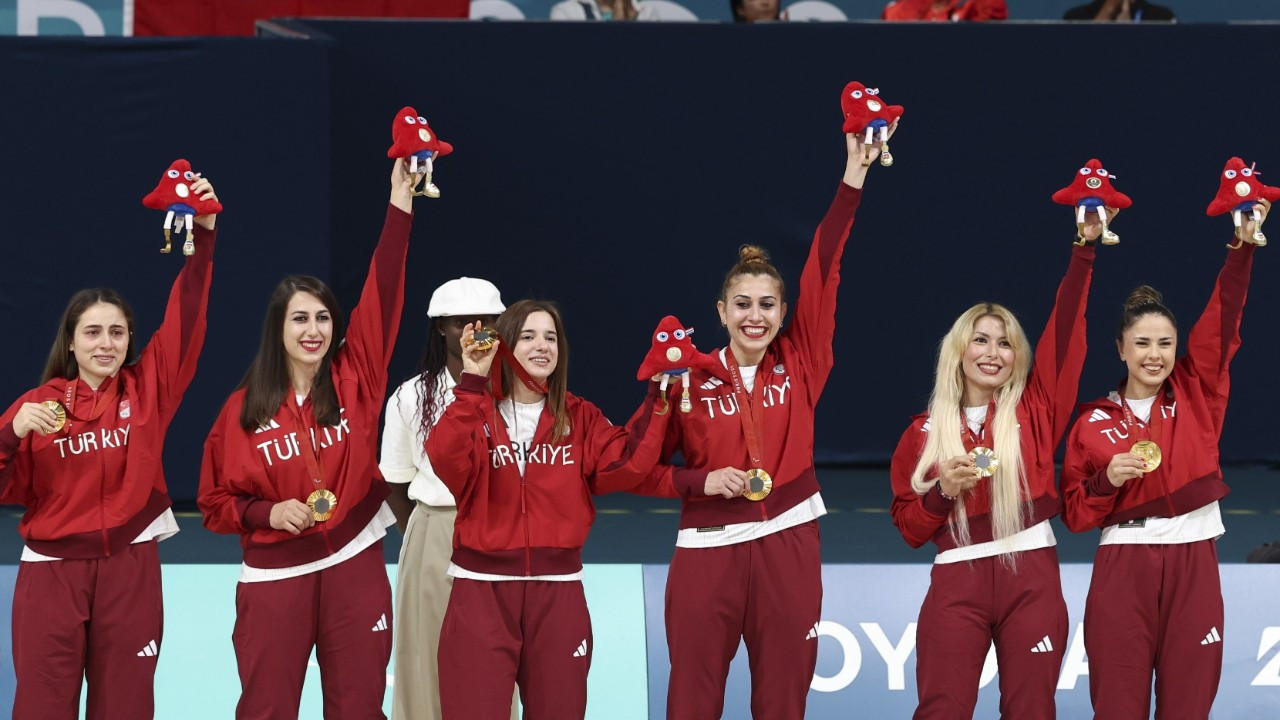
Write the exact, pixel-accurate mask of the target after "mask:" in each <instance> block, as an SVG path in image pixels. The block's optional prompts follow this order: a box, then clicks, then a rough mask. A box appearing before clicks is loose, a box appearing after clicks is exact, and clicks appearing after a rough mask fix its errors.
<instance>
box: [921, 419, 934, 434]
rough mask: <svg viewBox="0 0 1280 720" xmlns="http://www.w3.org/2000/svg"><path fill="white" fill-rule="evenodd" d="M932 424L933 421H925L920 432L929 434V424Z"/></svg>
mask: <svg viewBox="0 0 1280 720" xmlns="http://www.w3.org/2000/svg"><path fill="white" fill-rule="evenodd" d="M931 422H932V421H931V420H925V421H924V424H923V425H921V426H920V432H929V424H930V423H931Z"/></svg>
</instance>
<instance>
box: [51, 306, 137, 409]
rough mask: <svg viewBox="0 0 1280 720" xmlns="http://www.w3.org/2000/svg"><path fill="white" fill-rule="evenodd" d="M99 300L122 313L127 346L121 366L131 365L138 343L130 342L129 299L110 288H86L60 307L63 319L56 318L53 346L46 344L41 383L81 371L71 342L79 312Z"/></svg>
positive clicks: (131, 340)
mask: <svg viewBox="0 0 1280 720" xmlns="http://www.w3.org/2000/svg"><path fill="white" fill-rule="evenodd" d="M98 303H106V304H107V305H115V306H116V307H118V308H120V312H121V313H123V314H124V321H125V323H126V324H127V325H128V330H129V346H128V347H127V348H126V349H125V353H124V362H123V363H122V364H121V367H124V366H125V365H132V364H133V363H134V362H136V361H137V359H138V347H137V346H136V345H134V343H133V308H131V307H129V303H127V302H125V300H124V298H123V297H120V293H118V292H116V291H115V290H112V289H111V288H89V289H87V290H81V291H80V292H77V293H76V294H75V295H72V296H71V299H70V300H69V301H67V309H66V310H63V311H62V319H61V320H59V321H58V334H57V335H55V336H54V338H53V347H51V348H49V359H48V360H47V361H45V364H44V374H43V375H41V376H40V384H41V385H43V384H45V383H47V382H49V381H50V380H52V379H54V378H62V379H63V380H70V379H72V378H75V377H77V376H79V375H80V365H79V364H78V363H76V358H75V355H74V354H73V353H72V352H71V344H72V342H73V341H74V339H75V336H76V325H77V324H79V322H80V316H81V315H83V314H84V311H85V310H88V309H89V308H91V307H93V306H94V305H97V304H98Z"/></svg>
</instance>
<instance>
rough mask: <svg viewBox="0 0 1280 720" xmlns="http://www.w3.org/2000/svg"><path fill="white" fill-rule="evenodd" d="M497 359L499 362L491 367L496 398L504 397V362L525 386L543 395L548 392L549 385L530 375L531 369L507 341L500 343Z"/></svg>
mask: <svg viewBox="0 0 1280 720" xmlns="http://www.w3.org/2000/svg"><path fill="white" fill-rule="evenodd" d="M496 360H497V362H495V363H494V364H493V365H491V366H490V367H489V380H490V381H491V382H490V387H491V388H492V391H493V396H494V398H496V399H498V400H501V399H502V398H503V397H504V396H503V393H502V364H503V363H504V362H505V363H506V364H507V365H508V366H510V367H511V372H513V373H515V375H516V377H517V378H519V379H520V382H522V383H524V386H525V387H527V388H529V389H530V390H532V391H534V392H536V393H538V394H541V395H546V394H547V386H546V385H543V384H542V383H540V382H538V381H537V380H534V379H533V376H531V375H529V371H528V370H525V369H524V366H523V365H521V364H520V361H519V360H517V359H516V356H515V354H514V353H512V352H511V348H509V347H507V344H506V343H505V342H499V343H498V357H497V358H496Z"/></svg>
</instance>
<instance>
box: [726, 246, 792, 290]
mask: <svg viewBox="0 0 1280 720" xmlns="http://www.w3.org/2000/svg"><path fill="white" fill-rule="evenodd" d="M739 275H768V276H769V277H771V278H773V279H774V280H776V281H777V282H778V295H779V297H778V299H779V300H784V299H786V297H787V284H786V283H785V282H783V281H782V274H781V273H779V272H778V268H776V267H774V266H773V263H771V262H769V253H767V252H765V249H764V248H762V247H760V246H758V245H743V246H742V247H740V248H738V262H737V264H736V265H734V266H733V267H732V268H729V273H728V274H727V275H725V276H724V284H722V285H721V286H720V301H721V302H729V287H730V286H732V285H733V281H734V280H737V279H738V276H739Z"/></svg>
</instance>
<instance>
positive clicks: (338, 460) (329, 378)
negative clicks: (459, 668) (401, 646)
mask: <svg viewBox="0 0 1280 720" xmlns="http://www.w3.org/2000/svg"><path fill="white" fill-rule="evenodd" d="M412 193H413V177H412V176H411V175H410V174H409V173H408V171H407V169H406V168H405V163H404V161H403V160H397V161H396V163H395V165H394V167H393V169H392V176H391V200H390V207H388V208H387V218H386V224H385V225H384V226H383V229H382V237H381V239H380V240H379V241H378V247H377V249H375V250H374V253H373V261H372V263H371V264H370V267H369V276H368V279H367V280H366V281H365V285H364V291H363V293H362V294H361V296H360V302H359V304H358V305H357V306H356V308H355V310H353V311H352V313H351V324H350V327H349V328H347V329H346V332H345V336H344V327H343V322H342V314H341V309H340V308H339V307H338V304H337V300H336V299H335V298H334V296H333V293H332V291H330V290H329V288H328V287H327V286H326V285H325V284H324V283H323V282H321V281H320V280H317V279H316V278H313V277H307V276H303V275H291V276H289V277H287V278H285V279H284V280H283V281H281V282H280V284H279V285H278V286H277V287H276V290H275V292H274V293H273V294H272V297H271V301H270V304H269V305H268V307H267V316H266V319H265V321H264V323H263V327H262V344H261V346H260V347H259V349H258V354H257V356H256V357H255V358H254V360H253V363H252V364H251V365H250V366H249V371H248V372H247V373H246V374H245V379H244V381H243V382H241V385H240V388H239V389H237V390H236V391H235V392H234V393H232V395H231V397H230V398H228V399H227V402H226V404H225V405H224V406H223V408H222V412H221V414H220V415H219V416H218V419H217V421H216V422H215V423H214V426H213V429H212V430H210V431H209V437H208V439H207V440H206V441H205V450H204V463H203V466H202V467H201V472H200V492H199V496H198V502H199V505H200V509H201V511H203V512H204V525H205V527H207V528H209V529H210V530H213V531H214V532H219V533H237V534H239V535H240V544H241V546H242V547H243V548H244V564H243V565H242V566H241V572H240V583H239V585H238V586H237V587H236V625H235V631H234V633H233V635H232V641H233V643H234V644H235V649H236V660H237V663H238V665H239V670H240V684H241V688H242V693H241V696H240V702H239V704H238V705H237V706H236V717H237V718H239V719H241V720H246V719H251V718H252V719H255V720H279V719H280V718H296V717H297V716H298V704H299V702H300V699H301V695H302V682H303V676H304V675H305V674H306V670H307V660H308V658H309V657H310V655H311V650H312V647H314V648H315V650H316V657H317V659H318V660H319V663H320V675H321V678H322V679H323V683H324V713H325V716H326V717H340V718H385V716H384V715H383V714H382V700H383V695H384V694H385V690H386V668H387V662H388V660H389V659H390V657H391V632H390V626H391V586H390V583H389V582H388V580H387V573H386V568H385V565H384V563H383V559H382V537H383V535H385V534H386V528H387V527H389V526H391V525H393V524H395V516H394V515H393V514H392V512H391V510H390V508H388V507H387V505H386V504H385V503H384V502H383V501H384V500H385V499H386V498H387V496H388V495H389V494H390V489H389V488H388V487H387V484H386V482H385V481H384V480H383V479H382V475H381V474H380V473H379V471H378V463H377V446H378V416H379V414H380V413H381V411H382V402H383V397H384V395H385V392H386V386H387V363H388V362H389V360H390V358H391V350H392V348H393V347H394V346H395V338H396V332H397V330H398V329H399V327H400V310H401V306H402V304H403V301H404V297H403V296H404V261H405V254H406V252H407V250H408V246H409V229H410V226H411V224H412V219H413V216H412V215H411V212H412V199H413V195H412Z"/></svg>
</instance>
